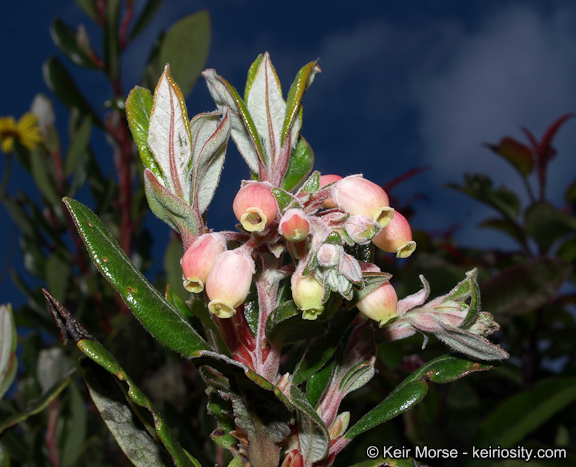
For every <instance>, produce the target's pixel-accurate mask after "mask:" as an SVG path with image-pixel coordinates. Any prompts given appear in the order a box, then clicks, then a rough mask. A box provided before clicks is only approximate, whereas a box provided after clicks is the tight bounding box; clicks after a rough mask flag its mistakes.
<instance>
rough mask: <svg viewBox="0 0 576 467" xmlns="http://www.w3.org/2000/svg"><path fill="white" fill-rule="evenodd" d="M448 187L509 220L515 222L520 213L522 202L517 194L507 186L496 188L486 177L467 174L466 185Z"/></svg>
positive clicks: (450, 185)
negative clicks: (494, 210)
mask: <svg viewBox="0 0 576 467" xmlns="http://www.w3.org/2000/svg"><path fill="white" fill-rule="evenodd" d="M448 187H449V188H453V189H455V190H458V191H460V192H462V193H465V194H467V195H469V196H471V197H472V198H475V199H477V200H478V201H480V202H482V203H484V204H487V205H488V206H491V207H493V208H494V209H496V210H497V211H499V212H501V213H502V214H503V215H504V216H505V217H507V218H508V219H511V220H514V219H516V218H517V217H518V214H519V213H520V200H519V199H518V196H516V193H514V192H513V191H511V190H509V189H508V188H506V187H505V186H500V187H498V188H494V187H493V184H492V180H491V179H490V178H488V177H487V176H485V175H470V174H466V175H465V178H464V185H462V186H458V185H455V184H448Z"/></svg>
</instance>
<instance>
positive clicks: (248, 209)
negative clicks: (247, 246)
mask: <svg viewBox="0 0 576 467" xmlns="http://www.w3.org/2000/svg"><path fill="white" fill-rule="evenodd" d="M232 208H233V209H234V214H235V215H236V218H237V219H238V220H239V221H240V223H241V224H242V227H244V229H246V230H247V231H248V232H262V231H263V230H264V229H265V228H266V227H267V226H268V225H270V224H271V223H272V222H273V221H274V219H276V214H277V213H278V203H277V202H276V198H275V197H274V195H273V194H272V189H271V185H270V184H267V183H263V182H255V181H249V182H246V183H245V184H244V185H243V186H242V188H240V191H238V193H237V194H236V197H235V198H234V203H233V205H232Z"/></svg>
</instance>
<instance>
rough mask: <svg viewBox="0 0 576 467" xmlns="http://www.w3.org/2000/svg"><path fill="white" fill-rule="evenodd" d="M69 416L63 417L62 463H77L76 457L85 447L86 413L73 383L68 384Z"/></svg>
mask: <svg viewBox="0 0 576 467" xmlns="http://www.w3.org/2000/svg"><path fill="white" fill-rule="evenodd" d="M69 391H70V402H69V407H70V409H69V410H70V413H71V416H70V417H69V418H68V417H67V418H65V419H64V424H65V433H64V434H63V437H64V445H63V448H62V465H63V466H73V465H77V462H78V458H79V457H80V454H81V453H82V451H83V449H84V448H85V445H84V443H85V441H86V431H87V430H86V428H87V420H88V413H87V411H86V406H85V402H84V399H83V398H82V395H81V394H80V391H79V390H78V388H77V387H76V385H75V384H71V385H70V386H69Z"/></svg>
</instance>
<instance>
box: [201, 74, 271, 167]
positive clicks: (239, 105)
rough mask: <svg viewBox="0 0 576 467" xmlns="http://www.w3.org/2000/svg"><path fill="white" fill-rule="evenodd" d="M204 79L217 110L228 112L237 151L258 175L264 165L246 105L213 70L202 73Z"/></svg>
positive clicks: (257, 136) (256, 133)
mask: <svg viewBox="0 0 576 467" xmlns="http://www.w3.org/2000/svg"><path fill="white" fill-rule="evenodd" d="M202 76H204V78H206V83H207V84H208V90H209V91H210V94H211V95H212V98H213V99H214V102H216V106H217V107H218V110H219V111H220V112H222V113H224V111H225V110H226V109H229V110H230V131H231V136H232V139H233V140H234V142H235V143H236V146H237V147H238V151H240V154H242V157H243V158H244V160H245V161H246V163H247V164H248V167H250V170H251V171H252V172H253V173H255V174H258V173H259V170H260V164H261V163H262V164H263V163H264V159H263V153H264V150H263V149H262V145H261V143H260V137H259V135H258V132H257V131H256V126H255V125H254V121H253V120H252V117H251V116H250V113H249V112H248V109H247V108H246V104H244V101H243V100H242V98H241V97H240V96H239V95H238V92H237V91H236V89H234V87H233V86H231V85H230V84H229V83H228V82H227V81H226V80H225V79H223V78H221V77H220V76H218V75H217V74H216V72H215V71H214V70H206V71H204V72H203V73H202Z"/></svg>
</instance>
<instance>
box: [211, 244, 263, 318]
mask: <svg viewBox="0 0 576 467" xmlns="http://www.w3.org/2000/svg"><path fill="white" fill-rule="evenodd" d="M254 272H255V266H254V260H253V259H252V256H251V255H250V252H249V251H247V250H246V249H244V248H237V249H236V250H229V251H225V252H224V253H221V254H220V255H218V257H217V258H216V261H215V262H214V266H213V267H212V270H211V271H210V274H208V278H207V279H206V295H207V296H208V299H209V300H210V303H208V309H209V310H210V312H211V313H214V314H215V315H216V316H218V317H219V318H231V317H232V316H234V314H235V313H236V308H238V307H239V306H240V305H242V303H244V301H245V300H246V297H247V296H248V292H250V285H251V284H252V276H253V275H254Z"/></svg>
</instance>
